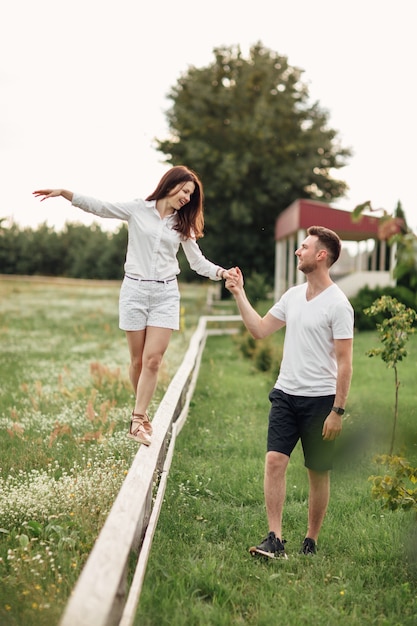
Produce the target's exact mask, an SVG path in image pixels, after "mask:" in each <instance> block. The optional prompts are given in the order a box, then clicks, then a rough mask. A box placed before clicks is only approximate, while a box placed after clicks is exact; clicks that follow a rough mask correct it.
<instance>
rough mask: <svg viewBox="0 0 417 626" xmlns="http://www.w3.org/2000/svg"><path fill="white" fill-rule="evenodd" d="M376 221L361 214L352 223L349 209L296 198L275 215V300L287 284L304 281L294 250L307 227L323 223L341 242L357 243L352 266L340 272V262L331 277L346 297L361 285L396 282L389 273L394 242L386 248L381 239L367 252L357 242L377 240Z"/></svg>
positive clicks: (377, 227) (380, 284) (303, 236)
mask: <svg viewBox="0 0 417 626" xmlns="http://www.w3.org/2000/svg"><path fill="white" fill-rule="evenodd" d="M379 220H380V218H379V217H374V216H373V215H362V217H361V218H360V219H359V220H358V221H356V222H354V221H353V219H352V213H351V212H350V211H343V210H341V209H336V208H334V207H331V206H330V205H329V204H326V203H325V202H318V201H316V200H307V199H300V200H295V202H293V203H292V204H290V206H289V207H287V208H286V209H285V210H284V211H283V212H282V213H281V214H280V215H279V216H278V218H277V220H276V223H275V286H274V296H275V299H276V300H277V299H278V298H279V297H280V296H281V295H282V294H283V293H284V291H285V290H286V289H288V288H289V287H291V286H293V285H295V284H300V283H301V282H303V281H304V280H305V276H304V274H303V273H302V272H298V271H297V258H296V256H295V254H294V253H295V251H296V249H297V248H298V247H299V246H300V245H301V243H302V241H303V240H304V239H305V237H306V235H307V229H308V228H309V227H310V226H325V227H326V228H330V229H331V230H334V231H335V232H336V233H337V234H338V235H339V237H340V239H341V240H342V245H343V243H347V242H356V244H357V248H358V251H357V254H356V256H355V258H353V262H354V269H346V267H345V268H343V271H342V273H341V274H340V273H339V272H338V270H339V269H341V267H343V266H341V264H340V261H339V265H338V266H337V267H336V268H335V269H333V268H332V269H333V273H332V277H333V279H334V280H336V278H337V281H338V283H339V285H340V287H341V288H342V290H343V291H345V293H346V294H347V295H348V297H349V296H350V295H354V293H356V292H357V291H358V289H359V288H360V287H361V286H364V285H368V286H370V287H375V286H385V285H393V284H395V280H394V277H393V273H392V270H393V268H394V266H395V245H393V246H391V247H389V246H388V244H387V242H386V241H380V242H379V245H378V246H377V245H375V246H374V247H373V249H372V252H368V250H367V246H365V248H364V246H363V245H362V244H360V243H359V242H363V241H368V240H372V239H373V240H375V241H376V240H378V229H379ZM342 252H343V250H342ZM387 264H388V266H389V268H388V270H387V267H386V266H387ZM336 275H338V277H337V276H336Z"/></svg>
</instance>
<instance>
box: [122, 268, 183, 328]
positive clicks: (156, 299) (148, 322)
mask: <svg viewBox="0 0 417 626" xmlns="http://www.w3.org/2000/svg"><path fill="white" fill-rule="evenodd" d="M179 323H180V292H179V289H178V281H177V280H176V279H174V280H170V281H166V282H156V281H145V280H140V279H134V278H128V277H127V276H125V277H124V280H123V283H122V286H121V288H120V298H119V328H121V330H144V329H145V328H146V327H147V326H157V327H159V328H171V329H172V330H178V329H179V327H180V325H179Z"/></svg>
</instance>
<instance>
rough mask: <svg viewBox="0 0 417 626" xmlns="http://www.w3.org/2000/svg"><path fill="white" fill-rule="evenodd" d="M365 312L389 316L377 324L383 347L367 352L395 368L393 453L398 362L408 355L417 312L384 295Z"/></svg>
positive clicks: (391, 450)
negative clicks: (408, 346)
mask: <svg viewBox="0 0 417 626" xmlns="http://www.w3.org/2000/svg"><path fill="white" fill-rule="evenodd" d="M364 313H365V314H366V315H371V316H375V315H379V314H380V313H383V314H386V315H387V317H386V318H385V319H384V320H383V321H382V322H381V323H380V324H377V326H376V328H377V331H378V334H379V338H380V340H381V343H382V344H383V347H382V348H372V350H369V352H368V353H367V354H368V356H370V357H373V356H378V355H380V356H381V358H382V360H383V361H384V362H385V363H386V364H387V367H392V369H393V370H394V378H395V405H394V424H393V428H392V436H391V446H390V451H389V454H390V455H392V453H393V450H394V441H395V430H396V426H397V420H398V392H399V387H400V381H399V378H398V362H399V361H402V360H403V359H404V358H405V357H406V356H407V348H406V345H407V341H408V338H409V336H410V335H411V334H412V333H413V332H415V328H414V327H413V324H414V323H415V321H416V318H417V314H416V312H415V311H414V309H410V308H407V307H406V306H405V305H404V304H402V302H398V300H396V299H395V298H391V297H390V296H382V297H381V298H379V299H378V300H376V301H375V302H374V303H373V304H372V306H370V307H369V308H368V309H365V311H364Z"/></svg>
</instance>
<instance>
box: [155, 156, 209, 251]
mask: <svg viewBox="0 0 417 626" xmlns="http://www.w3.org/2000/svg"><path fill="white" fill-rule="evenodd" d="M187 182H193V183H194V185H195V189H194V191H193V193H192V194H191V197H190V201H189V202H188V203H187V204H185V205H184V206H183V207H182V209H180V210H179V211H177V212H176V216H177V223H176V225H175V226H174V228H175V230H177V231H178V232H179V233H181V235H182V236H183V237H184V239H189V238H190V237H195V238H196V239H200V238H201V237H203V236H204V232H203V229H204V209H203V202H204V192H203V185H202V183H201V181H200V179H199V177H198V176H197V174H196V173H195V172H193V170H190V169H189V168H188V167H185V166H184V165H175V166H174V167H172V168H171V169H170V170H168V172H166V173H165V174H164V175H163V176H162V178H161V180H160V181H159V183H158V185H157V187H156V189H155V191H153V192H152V193H151V194H149V196H148V197H147V198H146V200H161V199H162V198H166V197H167V196H169V195H171V192H172V190H173V189H174V188H175V187H176V186H177V185H180V184H181V183H183V184H185V183H187Z"/></svg>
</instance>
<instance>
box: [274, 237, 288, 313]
mask: <svg viewBox="0 0 417 626" xmlns="http://www.w3.org/2000/svg"><path fill="white" fill-rule="evenodd" d="M285 248H286V246H285V239H280V240H279V241H276V242H275V285H274V299H275V302H276V301H277V300H278V299H279V298H280V297H281V296H282V294H283V293H284V291H285V289H286V287H287V285H286V280H285V277H286V274H287V268H286V261H287V257H286V254H285Z"/></svg>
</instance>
